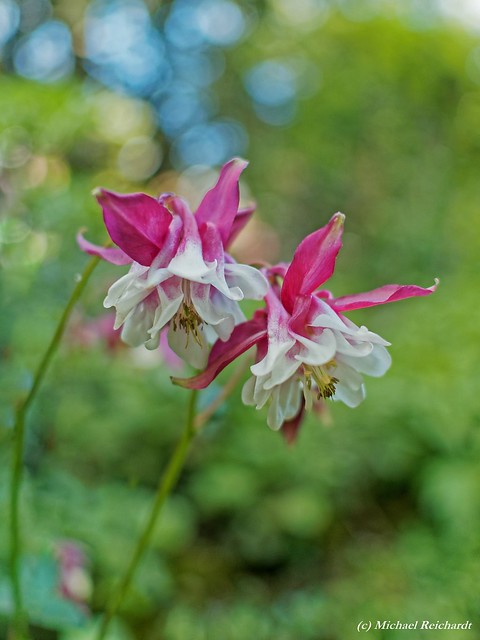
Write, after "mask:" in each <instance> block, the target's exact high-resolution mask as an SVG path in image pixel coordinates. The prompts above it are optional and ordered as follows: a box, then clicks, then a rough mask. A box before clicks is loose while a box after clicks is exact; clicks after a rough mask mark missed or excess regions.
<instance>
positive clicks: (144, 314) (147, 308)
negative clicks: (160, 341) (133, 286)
mask: <svg viewBox="0 0 480 640" xmlns="http://www.w3.org/2000/svg"><path fill="white" fill-rule="evenodd" d="M154 314H155V307H152V306H151V305H147V304H145V303H144V302H140V304H138V305H137V306H136V307H135V308H134V309H133V310H132V312H131V313H130V314H129V315H128V317H127V319H126V320H125V323H124V325H123V329H122V336H121V337H122V340H123V341H124V342H125V343H126V344H128V345H130V346H131V347H139V346H140V345H142V344H145V343H146V342H147V341H149V340H150V335H149V333H148V331H149V329H150V328H151V326H152V322H153V317H154Z"/></svg>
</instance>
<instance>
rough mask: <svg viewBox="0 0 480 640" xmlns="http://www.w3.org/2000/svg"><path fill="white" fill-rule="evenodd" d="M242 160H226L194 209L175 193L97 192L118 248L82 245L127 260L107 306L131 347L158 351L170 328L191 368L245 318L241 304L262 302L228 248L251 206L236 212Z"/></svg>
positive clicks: (251, 277)
mask: <svg viewBox="0 0 480 640" xmlns="http://www.w3.org/2000/svg"><path fill="white" fill-rule="evenodd" d="M246 165H247V163H246V162H245V161H244V160H240V159H234V160H231V161H230V162H228V163H227V164H226V165H225V166H224V167H223V168H222V171H221V173H220V176H219V179H218V182H217V184H216V185H215V186H214V187H213V188H212V189H211V190H210V191H208V192H207V194H206V195H205V197H204V198H203V200H202V202H201V203H200V205H199V207H198V209H197V211H196V213H195V214H192V213H191V211H190V209H189V208H188V205H187V203H186V202H185V201H184V200H182V199H181V198H179V197H178V196H175V195H173V194H164V195H162V196H160V197H159V198H158V199H155V198H152V197H151V196H148V195H145V194H143V193H134V194H130V195H120V194H116V193H112V192H110V191H106V190H104V189H100V190H98V191H97V193H96V196H97V199H98V201H99V203H100V204H101V206H102V208H103V217H104V221H105V226H106V227H107V230H108V233H109V234H110V237H111V239H112V240H113V242H114V243H115V244H116V245H117V247H115V248H105V247H103V248H102V247H98V246H95V245H92V244H91V243H90V242H87V241H86V240H85V239H84V238H83V237H82V236H79V238H78V242H79V244H80V247H81V248H82V249H83V250H84V251H86V252H87V253H90V254H92V255H98V256H100V257H101V258H103V259H105V260H107V261H109V262H112V263H113V264H117V265H123V264H131V266H130V270H129V272H128V273H127V274H126V275H124V276H123V277H122V278H120V279H119V280H117V282H115V283H114V284H113V285H112V286H111V287H110V289H109V291H108V294H107V297H106V298H105V301H104V306H105V307H107V308H108V307H115V309H116V320H115V328H118V327H120V326H122V327H123V329H122V339H123V340H124V341H125V342H126V343H127V344H129V345H131V346H138V345H141V344H145V346H146V347H147V348H148V349H155V348H156V347H157V346H158V344H159V340H160V332H161V330H162V328H163V327H165V326H166V325H169V332H168V341H169V344H170V346H171V347H172V349H173V350H174V351H175V352H176V353H177V354H178V355H179V356H180V357H182V358H183V359H185V360H186V361H187V362H189V363H190V364H191V365H193V366H194V367H196V368H202V367H204V366H205V364H206V360H207V356H208V351H207V345H208V344H212V343H213V342H215V340H216V339H217V338H220V340H222V341H225V340H228V338H229V337H230V335H231V333H232V331H233V328H234V326H235V325H236V324H238V323H240V322H242V321H243V320H244V319H245V318H244V316H243V313H242V312H241V310H240V307H239V305H238V302H239V301H240V300H242V299H243V298H251V299H255V300H260V299H262V298H263V297H264V295H265V294H266V292H267V289H268V283H267V281H266V279H265V277H264V276H263V275H262V274H261V273H260V272H259V271H258V270H257V269H254V268H253V267H250V266H247V265H243V264H236V263H235V261H234V260H233V259H232V258H231V257H230V256H229V255H228V254H227V253H226V252H225V249H226V248H227V247H228V245H229V244H230V242H232V240H233V239H234V238H235V237H236V235H237V234H238V232H239V231H240V230H241V228H242V227H243V226H244V225H245V224H246V222H247V221H248V219H249V218H250V216H251V214H252V213H253V210H254V209H253V208H252V207H250V208H248V209H243V210H240V211H239V209H238V204H239V187H238V181H239V178H240V174H241V172H242V171H243V169H244V168H245V167H246Z"/></svg>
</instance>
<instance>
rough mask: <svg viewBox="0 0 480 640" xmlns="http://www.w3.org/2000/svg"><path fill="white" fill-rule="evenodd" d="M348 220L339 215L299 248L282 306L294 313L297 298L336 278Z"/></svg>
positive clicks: (284, 291)
mask: <svg viewBox="0 0 480 640" xmlns="http://www.w3.org/2000/svg"><path fill="white" fill-rule="evenodd" d="M344 220H345V216H344V215H343V213H336V214H335V215H334V216H333V217H332V218H331V220H330V222H329V223H328V224H327V225H325V226H324V227H322V228H321V229H319V230H318V231H315V232H314V233H311V234H310V235H309V236H307V237H306V238H305V239H304V240H303V241H302V242H301V243H300V244H299V245H298V247H297V250H296V251H295V255H294V256H293V260H292V264H291V265H290V267H289V268H288V271H287V273H286V274H285V280H284V281H283V287H282V302H283V305H284V307H285V308H286V309H287V311H289V312H290V313H292V310H293V305H294V302H295V297H296V296H298V295H304V294H307V295H308V294H310V293H312V292H313V291H315V289H316V288H317V287H319V286H320V285H321V284H323V283H324V282H325V281H326V280H328V278H330V276H331V275H332V273H333V270H334V268H335V260H336V258H337V254H338V252H339V250H340V247H341V246H342V232H343V222H344Z"/></svg>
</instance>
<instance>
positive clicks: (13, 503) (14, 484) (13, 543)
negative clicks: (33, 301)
mask: <svg viewBox="0 0 480 640" xmlns="http://www.w3.org/2000/svg"><path fill="white" fill-rule="evenodd" d="M99 262H100V258H98V257H96V256H95V257H93V258H91V260H89V262H88V263H87V266H86V267H85V269H84V271H83V273H82V274H81V276H80V278H79V280H78V282H77V284H76V286H75V287H74V289H73V291H72V294H71V296H70V299H69V300H68V302H67V305H66V307H65V309H64V310H63V313H62V316H61V318H60V321H59V323H58V325H57V328H56V330H55V333H54V334H53V337H52V339H51V341H50V344H49V345H48V347H47V350H46V351H45V354H44V356H43V358H42V360H41V362H40V364H39V366H38V369H37V371H36V372H35V376H34V378H33V384H32V387H31V389H30V391H29V392H28V394H27V396H26V397H25V399H24V400H22V401H21V402H19V404H18V405H17V408H16V411H15V423H14V432H13V438H14V440H13V454H12V467H11V484H10V563H9V564H10V580H11V585H12V596H13V608H14V609H13V632H14V635H13V637H14V638H15V640H28V638H29V633H28V621H27V615H26V613H25V611H24V605H23V598H22V588H21V575H20V574H21V571H20V556H21V527H20V518H19V502H20V489H21V486H22V480H23V450H24V444H25V419H26V416H27V413H28V410H29V408H30V405H31V404H32V402H33V400H34V399H35V397H36V395H37V393H38V390H39V388H40V385H41V384H42V381H43V379H44V377H45V374H46V372H47V370H48V367H49V366H50V363H51V361H52V358H53V356H54V355H55V352H56V350H57V348H58V345H59V343H60V340H61V339H62V336H63V334H64V332H65V328H66V326H67V322H68V320H69V318H70V315H71V313H72V310H73V308H74V306H75V304H76V303H77V301H78V299H79V298H80V296H81V295H82V293H83V291H84V289H85V287H86V285H87V283H88V281H89V279H90V276H91V275H92V273H93V271H94V269H95V267H96V266H97V264H98V263H99Z"/></svg>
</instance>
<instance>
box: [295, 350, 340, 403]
mask: <svg viewBox="0 0 480 640" xmlns="http://www.w3.org/2000/svg"><path fill="white" fill-rule="evenodd" d="M331 366H335V361H333V360H332V361H330V362H327V363H326V364H325V365H322V366H317V367H312V366H310V365H306V364H304V365H303V375H304V379H305V387H306V388H307V389H308V391H312V386H313V385H312V381H313V382H315V384H316V387H317V388H316V392H317V400H320V398H331V397H332V396H334V395H335V391H336V385H337V384H338V382H339V380H338V378H335V377H334V376H331V375H330V374H329V373H328V372H327V371H326V367H331Z"/></svg>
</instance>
